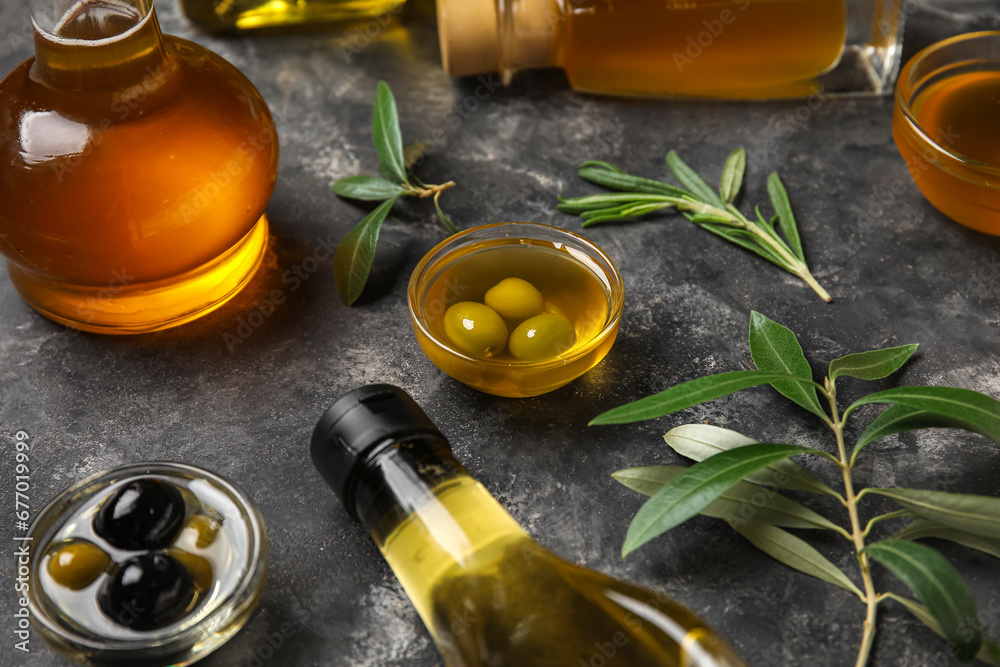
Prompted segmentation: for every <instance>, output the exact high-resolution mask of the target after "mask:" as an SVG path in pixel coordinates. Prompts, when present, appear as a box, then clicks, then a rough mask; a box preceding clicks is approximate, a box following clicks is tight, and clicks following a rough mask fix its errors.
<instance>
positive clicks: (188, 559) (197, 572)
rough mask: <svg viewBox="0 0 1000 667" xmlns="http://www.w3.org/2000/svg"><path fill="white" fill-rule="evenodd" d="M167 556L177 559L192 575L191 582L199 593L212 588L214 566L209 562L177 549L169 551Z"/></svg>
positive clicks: (171, 548) (173, 548)
mask: <svg viewBox="0 0 1000 667" xmlns="http://www.w3.org/2000/svg"><path fill="white" fill-rule="evenodd" d="M167 555H169V556H173V557H174V558H176V559H177V561H178V562H179V563H180V564H181V565H183V566H184V567H185V568H186V569H187V571H188V574H189V575H191V582H192V583H193V584H194V587H195V589H196V590H197V591H198V592H199V593H204V592H205V591H207V590H208V589H209V588H211V587H212V582H213V581H215V578H214V577H213V576H212V564H211V563H209V562H208V560H206V559H204V558H202V557H201V556H196V555H195V554H192V553H188V552H187V551H184V550H183V549H178V548H177V547H170V548H169V549H167Z"/></svg>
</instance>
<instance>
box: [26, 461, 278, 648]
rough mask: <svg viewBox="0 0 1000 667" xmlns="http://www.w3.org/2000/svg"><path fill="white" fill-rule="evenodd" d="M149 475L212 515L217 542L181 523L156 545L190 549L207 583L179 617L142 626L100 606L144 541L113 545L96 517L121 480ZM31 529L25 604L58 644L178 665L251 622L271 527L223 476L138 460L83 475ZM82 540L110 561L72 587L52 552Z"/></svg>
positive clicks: (190, 511)
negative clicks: (204, 540) (55, 571)
mask: <svg viewBox="0 0 1000 667" xmlns="http://www.w3.org/2000/svg"><path fill="white" fill-rule="evenodd" d="M150 478H151V479H154V480H159V481H161V482H166V483H168V484H171V485H173V486H174V487H175V488H176V489H177V490H178V491H179V492H180V494H181V497H182V498H183V501H184V508H185V516H186V517H188V518H190V517H191V516H206V517H211V518H212V520H213V521H214V522H215V525H216V526H217V532H216V534H215V536H214V538H213V541H212V542H211V544H210V545H207V546H202V547H201V548H200V547H199V545H198V544H196V539H195V538H193V537H192V535H191V534H190V533H189V532H188V531H187V530H181V532H180V533H179V534H178V536H177V537H176V538H175V540H174V541H173V543H172V545H171V546H170V547H168V548H165V549H155V550H149V553H166V554H168V555H173V554H176V553H177V552H178V551H183V552H184V553H185V554H187V556H186V557H185V556H182V557H184V558H185V559H186V561H187V562H184V565H185V567H186V569H187V570H188V571H189V572H190V573H191V578H192V580H194V581H195V582H196V583H197V584H199V586H198V588H199V594H198V597H197V598H196V599H197V602H196V604H194V605H193V606H192V607H191V608H190V609H189V610H188V611H187V612H186V613H187V615H186V616H184V617H183V618H181V619H180V620H179V621H177V622H175V623H172V624H170V625H166V626H165V627H162V628H160V629H156V630H145V631H140V630H137V629H133V628H131V627H129V625H128V623H127V622H126V623H124V624H123V623H121V622H114V621H113V620H112V619H111V618H110V617H109V616H107V615H106V614H105V613H104V612H103V611H102V609H101V607H100V605H99V602H98V595H99V594H100V593H101V591H102V590H103V587H104V586H105V585H106V584H108V582H109V579H110V578H112V577H114V575H115V574H116V572H117V568H118V567H120V566H121V565H122V564H123V563H125V562H127V561H129V559H130V558H133V557H135V556H136V555H137V554H138V555H141V554H142V553H146V550H143V551H142V552H140V551H132V550H127V549H121V548H117V547H115V546H113V545H112V544H110V543H109V542H108V541H106V540H105V539H103V538H102V537H101V536H99V535H98V534H97V531H96V530H95V528H94V517H95V515H96V514H97V513H98V512H99V511H100V508H101V506H102V504H103V503H105V502H107V501H108V499H109V498H111V497H112V496H113V495H114V494H115V492H116V490H118V489H119V488H120V487H122V486H123V485H126V484H129V483H130V482H134V481H135V480H139V479H150ZM27 537H28V538H30V541H28V542H26V543H27V544H28V545H30V547H31V562H30V568H29V569H30V574H29V580H28V581H29V588H28V590H27V591H24V592H21V596H22V598H23V599H22V607H21V608H23V605H24V601H25V600H26V601H27V606H28V609H29V610H30V614H31V619H32V628H37V629H38V630H40V631H41V634H42V636H43V637H44V638H45V640H46V641H47V642H48V643H49V644H50V646H52V648H54V649H55V650H56V651H58V652H60V653H62V654H64V655H67V656H68V657H70V658H71V659H73V660H74V661H75V662H78V663H82V664H94V665H112V664H113V665H128V667H166V666H167V665H171V666H178V667H180V666H183V665H189V664H191V663H193V662H196V661H198V660H200V659H201V658H204V657H205V656H207V655H208V654H209V653H211V652H212V651H214V650H215V649H217V648H219V647H220V646H222V645H223V644H224V643H226V642H227V641H228V640H229V639H230V638H231V637H232V636H233V635H235V634H236V633H237V632H238V631H239V630H240V628H242V627H243V625H244V624H245V623H246V621H247V619H248V618H249V617H250V614H251V613H252V612H253V610H254V609H255V608H256V607H257V603H258V602H259V601H260V597H261V594H262V593H263V590H264V582H265V579H266V578H267V561H268V539H267V531H266V529H265V527H264V520H263V518H262V517H261V516H260V514H259V513H258V511H257V509H256V508H255V507H254V505H253V503H252V502H251V501H250V499H249V498H248V497H247V495H246V494H245V493H244V492H243V491H242V490H240V489H239V488H238V487H236V486H235V485H234V484H232V483H231V482H229V481H227V480H225V479H223V478H222V477H219V476H218V475H215V474H213V473H211V472H208V471H207V470H203V469H201V468H197V467H194V466H189V465H184V464H180V463H138V464H130V465H125V466H121V467H119V468H115V469H113V470H109V471H106V472H102V473H98V474H97V475H94V476H92V477H89V478H87V479H84V480H82V481H80V482H78V483H77V484H74V485H73V486H71V487H70V488H68V489H66V490H65V491H63V492H62V493H61V494H59V495H58V496H57V497H56V498H55V499H54V500H53V501H52V502H51V503H49V505H48V506H47V507H46V508H45V509H44V510H42V512H41V513H40V514H39V515H38V517H37V518H36V520H35V522H34V523H33V524H32V526H31V528H30V530H29V532H28V536H27ZM81 541H86V542H90V543H92V544H94V545H97V546H98V547H99V548H101V549H102V550H103V551H104V552H106V553H107V555H108V556H110V560H111V563H110V564H109V566H108V567H107V568H106V570H105V571H104V572H103V573H101V574H100V576H98V577H97V578H96V579H95V580H94V581H93V582H92V583H90V584H89V585H87V586H85V587H83V588H80V589H79V590H74V589H71V588H67V587H66V586H64V585H60V583H58V582H57V581H56V580H55V579H54V578H53V576H52V574H51V571H50V563H49V561H50V560H51V559H52V558H53V557H56V556H57V553H58V550H59V548H60V547H61V546H62V545H66V544H69V543H73V542H76V543H79V542H81ZM192 556H193V558H192ZM175 557H176V556H175ZM191 560H196V561H198V563H200V564H201V567H202V568H206V567H207V568H210V571H208V573H207V576H206V570H204V569H202V570H201V572H200V573H199V572H198V571H197V570H196V569H195V568H192V567H191V566H190V565H189V563H190V561H191ZM199 577H200V578H201V579H203V580H204V584H203V583H202V582H200V581H199ZM205 584H207V585H205ZM126 611H127V610H126Z"/></svg>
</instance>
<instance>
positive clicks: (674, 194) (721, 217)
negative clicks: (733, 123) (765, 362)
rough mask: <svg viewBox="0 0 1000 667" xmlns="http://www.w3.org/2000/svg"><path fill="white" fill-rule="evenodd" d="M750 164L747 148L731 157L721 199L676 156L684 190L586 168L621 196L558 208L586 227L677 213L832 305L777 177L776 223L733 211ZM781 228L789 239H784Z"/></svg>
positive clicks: (608, 167) (772, 179) (771, 186)
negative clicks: (796, 279) (812, 266)
mask: <svg viewBox="0 0 1000 667" xmlns="http://www.w3.org/2000/svg"><path fill="white" fill-rule="evenodd" d="M746 162H747V154H746V151H745V150H744V149H743V148H737V149H736V150H734V151H733V152H732V153H730V154H729V158H728V159H727V160H726V166H725V167H724V168H723V170H722V179H721V182H720V185H719V192H718V194H716V192H715V191H713V190H712V188H710V187H709V186H708V184H707V183H706V182H705V181H704V180H702V178H701V177H700V176H698V174H696V173H695V172H694V170H692V169H691V168H690V167H689V166H688V165H687V164H685V163H684V161H683V160H681V158H680V157H679V156H678V155H677V153H675V152H674V151H670V153H669V154H667V166H669V167H670V170H671V171H672V172H673V173H674V176H675V177H676V178H677V180H678V181H680V183H681V185H682V186H683V187H676V186H674V185H670V184H669V183H663V182H661V181H654V180H651V179H648V178H641V177H639V176H633V175H631V174H628V173H625V172H624V171H622V170H621V169H619V168H618V167H616V166H614V165H612V164H608V163H607V162H599V161H590V162H584V163H583V164H581V165H580V171H579V173H580V177H581V178H583V179H586V180H588V181H591V182H592V183H596V184H598V185H601V186H603V187H606V188H609V189H611V190H617V191H618V193H616V194H610V193H609V194H599V195H590V196H586V197H575V198H571V199H567V198H565V197H560V198H559V206H558V208H559V210H560V211H562V212H563V213H570V214H573V215H578V216H580V218H581V219H582V220H583V226H584V227H590V226H592V225H596V224H600V223H603V222H615V221H618V220H624V219H628V218H637V217H640V216H643V215H646V214H648V213H653V212H655V211H660V210H663V209H668V208H674V209H676V210H678V211H680V212H681V214H682V215H684V216H685V217H686V218H687V219H688V220H690V221H691V222H693V223H694V224H696V225H698V226H699V227H701V228H702V229H704V230H706V231H709V232H711V233H713V234H716V235H717V236H721V237H722V238H724V239H726V240H727V241H730V242H731V243H735V244H736V245H738V246H740V247H741V248H745V249H747V250H749V251H750V252H753V253H755V254H757V255H759V256H760V257H763V258H764V259H766V260H767V261H769V262H771V263H773V264H777V265H778V266H780V267H781V268H783V269H784V270H785V271H788V272H789V273H791V274H792V275H795V276H798V277H799V278H801V279H802V280H804V281H805V282H806V284H807V285H809V286H810V287H811V288H812V289H813V290H814V291H815V292H816V293H817V294H819V295H820V297H822V299H823V300H824V301H826V302H827V303H829V302H831V301H833V299H832V298H831V297H830V295H829V294H828V293H827V291H826V290H825V289H823V287H822V286H821V285H820V284H819V282H817V280H816V278H814V277H813V275H812V273H811V272H810V271H809V266H808V264H807V263H806V257H805V253H804V252H803V250H802V239H801V237H800V236H799V229H798V225H797V224H796V222H795V216H794V215H793V214H792V205H791V202H790V201H789V200H788V193H787V192H786V191H785V186H784V184H783V183H782V182H781V178H780V177H779V176H778V174H777V172H774V173H772V174H771V175H770V176H769V177H768V179H767V192H768V194H769V195H770V197H771V204H772V206H774V210H775V215H774V217H772V218H766V217H764V215H763V214H761V212H760V208H759V207H758V208H756V209H755V212H756V214H757V215H756V220H754V219H751V218H747V217H746V216H744V215H743V214H742V213H741V212H740V211H739V209H737V208H736V207H735V206H734V205H733V202H734V201H735V200H736V197H737V195H739V192H740V188H741V187H742V185H743V174H744V172H745V171H746ZM779 228H780V230H781V232H782V234H783V235H784V238H782V235H781V234H779V233H778V230H779Z"/></svg>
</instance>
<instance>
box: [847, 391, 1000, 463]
mask: <svg viewBox="0 0 1000 667" xmlns="http://www.w3.org/2000/svg"><path fill="white" fill-rule="evenodd" d="M925 428H960V429H965V430H967V431H972V432H974V433H981V434H982V435H985V436H987V437H989V433H984V432H983V431H982V430H981V429H978V428H976V427H975V426H974V425H973V424H969V423H967V422H963V421H961V420H959V419H952V418H951V417H944V416H942V415H939V414H936V413H934V412H928V411H927V410H921V409H919V408H911V407H909V406H906V405H893V406H891V407H890V408H888V409H887V410H885V411H883V412H882V414H880V415H879V416H878V417H876V418H875V419H874V420H872V422H871V423H870V424H869V425H868V428H866V429H865V432H864V433H862V434H861V437H860V438H858V442H857V444H855V445H854V453H853V454H852V455H851V462H852V463H853V461H854V460H855V459H856V458H857V456H858V453H859V452H860V451H861V450H862V449H863V448H864V447H865V445H868V444H869V443H871V442H874V441H875V440H878V439H879V438H884V437H886V436H888V435H893V434H896V433H903V432H904V431H916V430H919V429H925Z"/></svg>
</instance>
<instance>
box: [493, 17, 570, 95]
mask: <svg viewBox="0 0 1000 667" xmlns="http://www.w3.org/2000/svg"><path fill="white" fill-rule="evenodd" d="M495 1H496V7H497V9H496V11H497V17H498V21H499V35H500V73H501V75H502V76H503V82H504V85H508V84H510V82H511V79H512V78H513V77H514V74H515V73H516V72H518V71H520V70H523V69H534V68H536V67H558V66H560V65H562V48H561V44H560V36H561V33H562V26H563V25H564V23H565V21H566V18H567V15H566V13H565V11H564V6H563V3H562V2H560V1H559V0H495Z"/></svg>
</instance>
